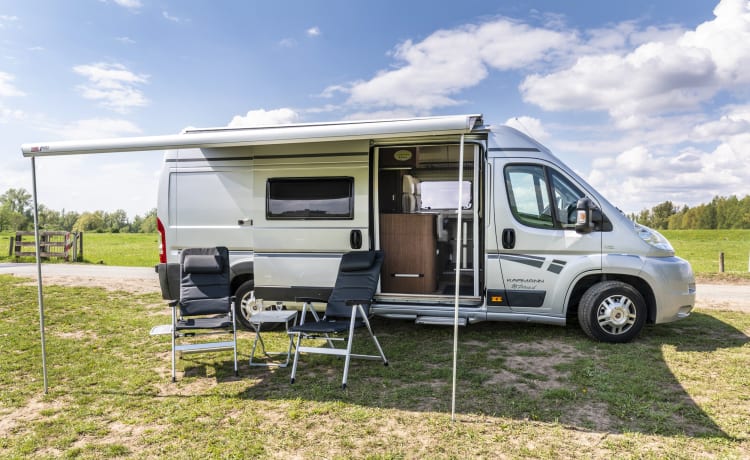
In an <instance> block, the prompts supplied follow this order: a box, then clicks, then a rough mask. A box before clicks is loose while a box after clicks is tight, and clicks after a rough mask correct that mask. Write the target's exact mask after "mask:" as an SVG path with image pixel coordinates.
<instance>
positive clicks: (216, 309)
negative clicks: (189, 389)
mask: <svg viewBox="0 0 750 460" xmlns="http://www.w3.org/2000/svg"><path fill="white" fill-rule="evenodd" d="M170 306H171V307H172V381H173V382H174V381H175V380H176V372H175V364H176V355H177V352H180V353H205V352H214V351H224V350H232V351H233V352H234V375H237V323H236V316H235V312H234V297H233V296H231V290H230V285H229V251H228V250H227V248H225V247H217V248H188V249H185V250H183V251H182V255H181V258H180V299H179V300H176V301H173V302H171V303H170ZM178 309H179V316H178ZM225 333H230V334H232V340H224V341H219V342H216V341H213V342H210V341H209V342H198V341H195V340H194V339H193V340H191V341H190V343H183V344H178V343H177V342H178V341H179V340H181V339H183V338H185V337H196V336H205V335H212V334H225Z"/></svg>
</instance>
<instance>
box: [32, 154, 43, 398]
mask: <svg viewBox="0 0 750 460" xmlns="http://www.w3.org/2000/svg"><path fill="white" fill-rule="evenodd" d="M31 193H32V195H33V196H34V239H35V240H36V245H35V248H34V249H35V250H36V276H37V278H36V279H37V283H36V291H37V298H38V299H39V332H40V334H41V336H42V374H44V394H47V347H46V340H45V338H44V295H43V294H42V258H41V257H40V253H41V249H40V241H39V202H38V201H37V195H36V157H31Z"/></svg>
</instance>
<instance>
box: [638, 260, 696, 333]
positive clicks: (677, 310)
mask: <svg viewBox="0 0 750 460" xmlns="http://www.w3.org/2000/svg"><path fill="white" fill-rule="evenodd" d="M642 276H643V277H644V278H645V279H647V280H648V282H649V284H650V285H651V288H652V289H653V291H654V297H655V300H656V315H655V321H654V322H655V323H656V324H660V323H669V322H672V321H677V320H678V319H682V318H687V317H688V316H690V312H692V311H693V308H694V307H695V276H694V275H693V269H692V267H691V266H690V263H689V262H688V261H686V260H684V259H681V258H679V257H647V258H645V264H644V265H643V268H642Z"/></svg>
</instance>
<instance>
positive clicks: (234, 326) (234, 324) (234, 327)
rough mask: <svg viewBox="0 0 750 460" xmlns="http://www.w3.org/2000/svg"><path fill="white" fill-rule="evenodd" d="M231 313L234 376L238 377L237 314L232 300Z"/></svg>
mask: <svg viewBox="0 0 750 460" xmlns="http://www.w3.org/2000/svg"><path fill="white" fill-rule="evenodd" d="M231 313H232V340H233V342H234V347H233V351H234V376H235V377H238V376H239V375H240V372H239V370H238V369H237V315H235V314H234V302H232V306H231Z"/></svg>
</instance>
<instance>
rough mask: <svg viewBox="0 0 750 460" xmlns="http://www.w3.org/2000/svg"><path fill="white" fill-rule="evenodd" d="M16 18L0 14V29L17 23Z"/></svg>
mask: <svg viewBox="0 0 750 460" xmlns="http://www.w3.org/2000/svg"><path fill="white" fill-rule="evenodd" d="M18 21H19V19H18V16H11V15H7V14H0V29H4V28H5V27H7V26H8V25H11V24H16V23H18Z"/></svg>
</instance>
